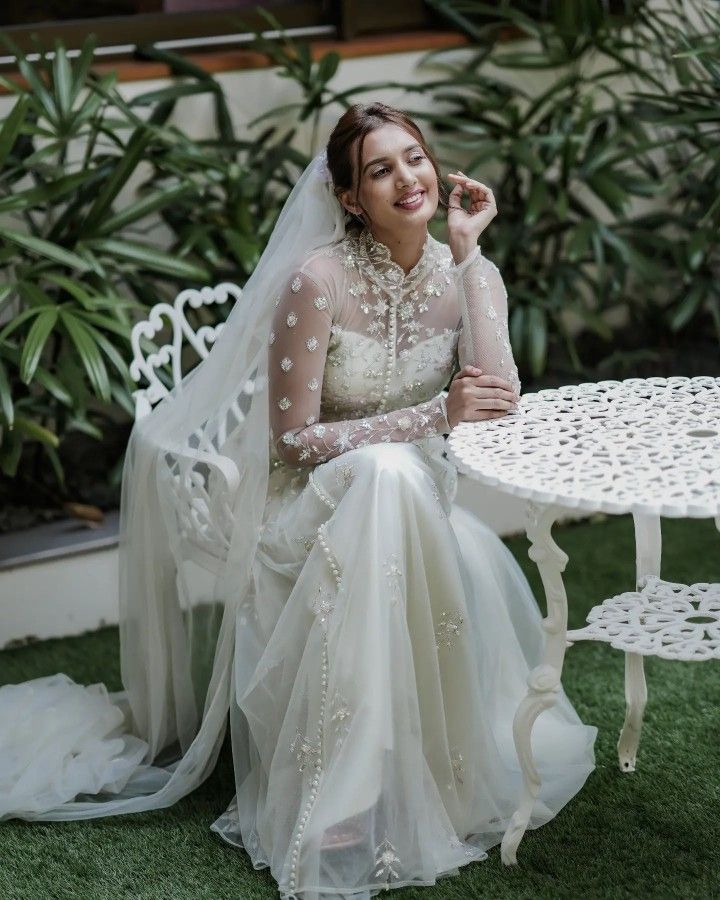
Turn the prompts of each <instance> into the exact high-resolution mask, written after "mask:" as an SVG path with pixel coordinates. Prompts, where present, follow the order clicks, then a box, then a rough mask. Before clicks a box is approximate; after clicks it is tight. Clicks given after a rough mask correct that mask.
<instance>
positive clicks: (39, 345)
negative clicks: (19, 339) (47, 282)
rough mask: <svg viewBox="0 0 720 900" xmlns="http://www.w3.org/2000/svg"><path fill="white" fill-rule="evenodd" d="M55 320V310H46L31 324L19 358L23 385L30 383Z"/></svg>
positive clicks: (56, 314) (56, 317) (56, 312)
mask: <svg viewBox="0 0 720 900" xmlns="http://www.w3.org/2000/svg"><path fill="white" fill-rule="evenodd" d="M57 320H58V311H57V309H46V310H45V311H44V312H41V313H40V315H39V316H38V317H37V318H36V319H35V321H34V322H33V324H32V327H31V329H30V331H29V332H28V336H27V338H26V340H25V346H24V347H23V351H22V356H21V358H20V379H21V380H22V381H24V382H25V384H29V383H30V382H31V381H32V378H33V375H34V374H35V370H36V369H37V367H38V363H39V362H40V357H41V356H42V352H43V350H44V349H45V344H46V343H47V339H48V337H49V336H50V333H51V332H52V330H53V328H54V327H55V323H56V322H57Z"/></svg>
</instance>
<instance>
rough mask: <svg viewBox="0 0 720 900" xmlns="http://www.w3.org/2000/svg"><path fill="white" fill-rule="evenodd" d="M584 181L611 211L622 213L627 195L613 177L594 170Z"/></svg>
mask: <svg viewBox="0 0 720 900" xmlns="http://www.w3.org/2000/svg"><path fill="white" fill-rule="evenodd" d="M605 171H607V170H605ZM585 182H586V184H587V185H588V187H589V188H590V189H591V190H592V191H593V192H594V193H595V194H596V195H597V196H598V197H599V198H600V199H601V200H602V201H603V203H604V204H605V206H607V208H608V209H609V210H610V211H611V212H613V213H615V214H616V215H621V214H622V212H623V210H624V209H625V206H626V204H627V202H628V195H627V191H626V190H625V189H624V188H623V187H621V186H620V185H619V184H618V183H617V181H616V180H615V179H613V178H612V177H611V176H610V175H608V174H604V173H603V172H595V174H594V175H591V176H589V177H588V178H586V179H585Z"/></svg>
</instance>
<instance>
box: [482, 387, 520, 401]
mask: <svg viewBox="0 0 720 900" xmlns="http://www.w3.org/2000/svg"><path fill="white" fill-rule="evenodd" d="M473 395H474V396H475V397H478V398H483V399H488V398H493V397H498V398H499V399H500V400H507V401H508V403H517V394H516V393H515V392H514V391H505V390H503V389H502V388H475V389H474V392H473Z"/></svg>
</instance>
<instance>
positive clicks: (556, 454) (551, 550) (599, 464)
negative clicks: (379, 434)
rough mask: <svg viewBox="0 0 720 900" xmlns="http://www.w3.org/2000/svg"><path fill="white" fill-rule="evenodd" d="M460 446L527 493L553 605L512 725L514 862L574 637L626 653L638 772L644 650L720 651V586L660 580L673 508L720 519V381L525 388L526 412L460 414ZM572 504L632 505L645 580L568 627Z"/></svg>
mask: <svg viewBox="0 0 720 900" xmlns="http://www.w3.org/2000/svg"><path fill="white" fill-rule="evenodd" d="M448 456H449V458H450V459H451V460H452V461H453V462H454V463H455V465H456V466H457V468H458V469H459V470H460V471H461V472H464V473H465V474H467V475H469V476H470V477H472V478H475V479H477V480H478V481H480V482H482V483H483V484H486V485H490V486H491V487H495V488H497V489H499V490H502V491H505V492H507V493H509V494H514V495H516V496H519V497H523V498H526V499H527V500H528V505H527V522H526V528H527V535H528V539H529V540H530V544H531V546H530V550H529V556H530V558H531V559H532V560H534V562H535V563H536V564H537V566H538V570H539V572H540V577H541V579H542V583H543V587H544V590H545V597H546V602H547V616H546V618H545V619H544V620H543V628H544V630H545V635H546V638H545V653H544V658H543V662H542V664H541V665H539V666H538V667H537V668H535V669H533V671H531V672H530V673H529V675H528V693H527V695H526V697H525V699H524V700H523V701H522V703H521V704H520V706H519V708H518V710H517V712H516V714H515V719H514V722H513V736H514V739H515V747H516V749H517V753H518V758H519V761H520V766H521V769H522V773H523V780H524V790H523V796H522V798H521V801H520V804H519V806H518V809H517V811H516V812H515V814H514V815H513V817H512V820H511V822H510V824H509V826H508V828H507V830H506V832H505V836H504V838H503V842H502V850H501V853H502V860H503V862H504V863H505V864H513V863H515V862H516V861H517V859H516V855H517V848H518V846H519V844H520V841H521V840H522V837H523V835H524V834H525V830H526V828H527V825H528V822H529V819H530V813H531V810H532V807H533V805H534V802H535V799H536V798H537V796H538V792H539V789H540V778H539V776H538V772H537V769H536V768H535V765H534V762H533V758H532V750H531V744H530V735H531V731H532V726H533V724H534V722H535V720H536V719H537V717H538V716H539V715H540V713H541V712H542V711H543V710H545V709H549V708H550V707H552V706H553V704H554V702H555V698H556V696H557V692H558V691H559V689H560V678H561V675H562V666H563V660H564V656H565V649H566V646H568V645H569V644H568V641H569V642H570V645H571V644H572V642H574V641H577V640H602V641H607V642H608V643H610V644H611V645H612V646H613V647H616V648H618V649H621V650H623V651H625V699H626V714H625V723H624V725H623V728H622V731H621V734H620V739H619V741H618V756H619V763H620V768H621V770H622V771H624V772H632V771H634V769H635V760H636V754H637V748H638V745H639V741H640V730H641V727H642V717H643V712H644V709H645V703H646V700H647V687H646V684H645V675H644V671H643V657H644V656H647V655H655V656H662V657H665V658H668V659H686V660H706V659H712V658H715V659H718V658H720V585H717V584H707V583H704V582H700V583H698V584H693V585H681V584H673V583H671V582H667V581H663V580H662V579H661V578H660V559H661V546H662V542H661V532H660V517H661V516H667V517H673V518H714V519H715V524H716V525H717V527H718V529H720V378H712V377H699V378H681V377H674V378H648V379H642V378H632V379H627V380H625V381H601V382H597V383H585V384H579V385H569V386H567V387H561V388H557V389H550V390H542V391H539V392H537V393H535V394H524V395H523V397H522V399H521V401H520V404H519V407H518V410H517V412H514V413H511V414H509V415H507V416H503V417H502V418H501V419H495V420H489V421H487V422H461V423H460V424H459V425H457V426H456V428H454V429H453V431H452V433H451V435H450V437H449V440H448ZM566 509H572V510H581V511H582V510H584V511H587V512H588V513H592V512H606V513H618V514H619V513H632V515H633V520H634V524H635V542H636V575H637V583H636V586H635V588H636V589H635V590H634V591H630V592H626V593H623V594H619V595H618V596H616V597H611V598H610V599H608V600H605V601H604V602H603V603H602V604H600V605H599V606H596V607H594V608H593V610H592V611H591V613H590V614H589V616H588V619H587V621H588V624H587V626H586V627H585V628H582V629H578V630H576V631H571V632H569V633H568V631H567V596H566V593H565V587H564V584H563V580H562V573H563V571H564V570H565V566H566V564H567V561H568V557H567V555H566V554H565V553H563V551H562V550H561V549H560V548H559V547H558V546H557V544H556V543H555V542H554V540H553V539H552V537H551V534H550V532H551V528H552V526H553V524H554V522H555V520H556V519H557V517H558V515H559V514H560V513H561V512H563V511H564V510H566Z"/></svg>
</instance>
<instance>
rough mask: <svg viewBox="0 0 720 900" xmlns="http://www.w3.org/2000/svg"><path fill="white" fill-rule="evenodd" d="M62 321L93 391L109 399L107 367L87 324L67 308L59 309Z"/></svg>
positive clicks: (104, 398)
mask: <svg viewBox="0 0 720 900" xmlns="http://www.w3.org/2000/svg"><path fill="white" fill-rule="evenodd" d="M60 316H61V319H62V323H63V325H64V326H65V328H66V329H67V333H68V334H69V335H70V339H71V340H72V342H73V344H74V345H75V349H76V350H77V351H78V353H79V354H80V359H81V360H82V364H83V366H84V367H85V371H86V372H87V375H88V378H89V379H90V384H91V385H92V387H93V390H94V391H95V393H96V394H97V395H98V397H100V398H101V399H102V400H105V401H106V402H107V401H109V400H110V380H109V378H108V373H107V368H106V367H105V362H104V360H103V358H102V354H101V353H100V350H99V349H98V345H97V343H96V342H95V340H94V338H93V335H92V333H91V332H90V330H89V328H88V327H87V325H85V323H84V322H82V321H81V320H80V319H78V318H77V316H74V315H72V314H71V313H69V312H68V311H67V310H61V312H60Z"/></svg>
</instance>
